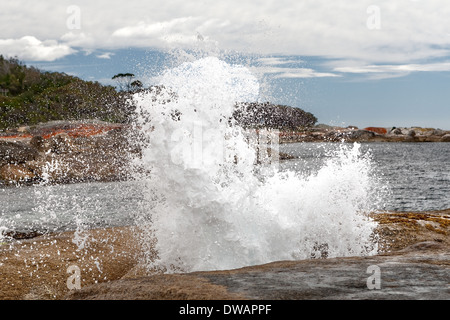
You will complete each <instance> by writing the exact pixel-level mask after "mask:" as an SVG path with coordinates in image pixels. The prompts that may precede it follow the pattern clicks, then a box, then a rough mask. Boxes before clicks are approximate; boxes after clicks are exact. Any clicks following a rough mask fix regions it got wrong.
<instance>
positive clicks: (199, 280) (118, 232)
mask: <svg viewBox="0 0 450 320" xmlns="http://www.w3.org/2000/svg"><path fill="white" fill-rule="evenodd" d="M374 219H375V220H377V221H378V222H379V227H378V234H379V237H380V244H382V245H381V248H380V252H379V254H377V255H374V256H367V257H337V258H327V259H308V260H300V261H276V262H272V263H268V264H264V265H257V266H248V267H244V268H240V269H235V270H222V271H210V272H192V273H179V274H160V273H153V274H149V273H148V272H146V271H145V269H144V268H142V266H141V264H140V262H139V261H140V259H139V257H140V254H141V251H140V246H139V243H138V241H137V237H138V235H139V229H138V228H136V227H120V228H109V229H98V230H86V231H84V232H82V233H81V234H80V233H78V234H77V233H76V232H65V233H59V234H49V235H40V236H39V235H37V236H36V237H34V238H28V237H24V238H23V240H11V241H6V240H5V241H4V242H3V243H2V245H0V271H1V275H2V276H1V277H0V286H1V288H2V290H1V291H0V299H77V300H78V299H79V300H81V299H94V300H102V299H109V300H111V299H117V300H139V299H146V300H147V299H148V300H150V299H155V300H170V299H176V300H183V299H186V300H198V299H211V300H228V299H234V300H235V299H250V300H261V299H263V300H264V299H270V300H276V299H280V300H307V299H314V300H319V299H333V300H334V299H338V300H339V299H342V300H350V299H371V300H376V299H383V300H384V299H411V300H419V299H439V300H448V299H450V291H449V287H448V284H449V283H450V250H449V248H450V239H449V238H450V237H449V236H448V232H449V222H450V210H443V211H436V212H391V213H382V214H376V216H374ZM80 239H81V240H83V239H85V240H86V241H85V242H84V245H83V246H79V244H80V242H79V241H80ZM74 265H75V266H78V267H79V270H80V277H81V283H80V288H79V289H73V288H69V287H68V281H69V280H70V276H71V273H68V271H67V270H68V268H69V267H70V266H74ZM376 270H379V273H378V275H377V274H376V273H375V271H376ZM377 277H378V278H377ZM377 284H379V285H380V286H379V288H377V287H376V286H375V285H377ZM371 288H373V289H371Z"/></svg>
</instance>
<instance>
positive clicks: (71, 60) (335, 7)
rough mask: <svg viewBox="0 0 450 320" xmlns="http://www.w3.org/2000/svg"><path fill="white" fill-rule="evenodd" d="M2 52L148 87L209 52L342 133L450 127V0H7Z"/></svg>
mask: <svg viewBox="0 0 450 320" xmlns="http://www.w3.org/2000/svg"><path fill="white" fill-rule="evenodd" d="M0 8H1V10H0V30H1V31H0V54H2V55H3V56H6V57H17V58H19V59H20V60H22V61H24V62H25V63H26V64H27V65H33V66H36V67H38V68H40V69H42V70H48V71H59V72H65V73H68V74H71V75H74V76H78V77H80V78H82V79H85V80H92V81H99V82H101V83H104V84H112V85H114V82H113V81H112V79H111V78H112V76H113V75H115V74H117V73H125V72H131V73H134V74H135V75H136V78H138V79H139V80H141V81H142V82H143V83H144V84H145V85H151V84H154V83H152V79H154V77H155V76H157V75H158V73H160V72H161V71H163V70H165V69H166V68H170V67H174V66H176V65H177V64H179V63H181V62H184V61H189V60H192V59H197V58H199V57H202V56H206V55H213V56H218V57H219V58H221V59H223V60H225V61H227V62H229V63H233V64H234V63H236V64H243V65H245V66H247V67H248V68H249V69H250V71H251V72H252V73H254V74H255V76H257V77H258V79H259V80H260V84H261V98H260V99H261V100H264V101H270V102H273V103H278V104H285V105H290V106H294V107H299V108H302V109H304V110H306V111H309V112H311V113H313V114H314V115H315V116H316V117H317V118H318V120H319V123H324V124H329V125H337V126H349V125H353V126H358V127H361V128H363V127H367V126H380V127H393V126H396V127H412V126H420V127H433V128H441V129H446V130H450V19H449V18H448V17H450V2H449V1H448V0H384V1H382V0H359V1H354V0H334V1H329V0H328V1H325V0H295V1H294V0H267V1H255V0H252V1H247V0H227V1H218V0H214V1H209V0H204V1H193V0H191V1H185V0H164V1H160V0H150V1H136V0H128V1H117V0H110V1H104V0H100V1H76V0H70V1H66V0H46V1H39V2H38V1H24V0H16V1H6V0H2V2H1V4H0Z"/></svg>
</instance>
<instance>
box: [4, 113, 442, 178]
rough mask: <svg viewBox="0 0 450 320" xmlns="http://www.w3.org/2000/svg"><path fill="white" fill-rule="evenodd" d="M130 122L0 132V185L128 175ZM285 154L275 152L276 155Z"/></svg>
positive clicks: (304, 137) (305, 135) (362, 136)
mask: <svg viewBox="0 0 450 320" xmlns="http://www.w3.org/2000/svg"><path fill="white" fill-rule="evenodd" d="M130 132H131V131H130V126H128V125H125V124H116V123H107V122H102V121H93V120H92V121H73V122H71V121H55V122H49V123H44V124H40V125H36V126H33V127H21V128H16V129H13V130H10V131H8V132H0V186H1V185H3V186H7V185H18V184H20V185H22V184H35V183H71V182H86V181H103V182H105V181H118V180H123V179H127V178H128V177H129V174H128V168H129V160H130V156H135V155H136V154H139V152H140V150H139V147H137V145H132V144H130V141H132V139H129V135H130ZM279 142H280V143H292V142H450V131H444V130H440V129H424V128H391V129H386V128H376V127H371V128H365V129H358V128H356V127H347V128H341V127H330V126H324V125H318V126H315V127H312V128H308V129H304V130H297V131H293V132H291V131H280V133H279ZM290 158H292V157H291V156H289V155H287V154H283V153H280V154H279V159H281V160H285V159H290Z"/></svg>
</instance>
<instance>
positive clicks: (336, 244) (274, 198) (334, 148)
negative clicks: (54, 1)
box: [0, 57, 450, 272]
mask: <svg viewBox="0 0 450 320" xmlns="http://www.w3.org/2000/svg"><path fill="white" fill-rule="evenodd" d="M159 80H160V81H161V82H160V83H164V84H165V88H163V90H162V91H161V92H160V93H159V94H158V95H157V96H155V95H154V92H152V91H149V92H145V93H139V94H136V95H135V96H134V97H133V99H132V103H133V104H134V105H135V106H136V114H135V120H134V124H135V129H136V130H139V131H140V133H141V136H142V137H143V139H142V145H141V147H142V150H143V152H142V157H140V158H136V159H135V161H134V163H133V166H135V167H136V168H145V170H136V174H135V177H134V178H135V179H134V180H133V181H126V182H111V183H85V184H71V185H57V186H50V185H41V186H32V187H20V188H5V189H0V203H1V207H0V231H2V230H3V232H4V231H7V230H38V231H45V230H48V231H62V230H76V231H77V233H78V234H81V233H82V232H83V231H84V230H87V229H90V228H97V227H105V226H117V225H138V226H139V227H140V228H141V229H142V230H143V232H142V233H141V238H140V239H139V241H140V242H141V244H142V250H143V255H142V256H143V258H142V259H143V261H142V262H143V263H144V264H145V265H146V266H147V267H148V268H149V269H152V270H154V269H160V270H163V271H165V272H177V271H197V270H217V269H231V268H238V267H242V266H248V265H255V264H261V263H267V262H270V261H276V260H287V259H305V258H324V257H336V256H355V255H371V254H374V253H376V252H377V242H376V239H374V237H373V231H374V229H375V228H376V223H375V222H374V221H372V220H371V219H370V218H369V217H368V215H367V214H368V213H370V212H374V211H383V210H414V211H416V210H437V209H445V208H448V207H449V200H448V199H447V198H448V197H447V198H446V197H445V196H446V195H448V191H449V183H448V182H449V173H448V172H449V169H450V168H449V162H448V158H449V157H448V156H449V152H450V149H449V146H450V144H438V143H436V144H336V143H329V144H313V143H309V144H286V145H280V146H279V149H280V151H283V152H286V153H290V154H292V155H294V156H296V157H297V159H295V160H287V161H280V162H278V161H272V163H267V164H261V165H256V166H255V160H256V154H257V152H256V151H257V150H259V149H260V148H261V146H262V145H261V144H258V141H260V140H252V139H251V137H250V138H249V136H248V134H247V132H246V131H245V130H243V129H242V128H240V127H239V126H237V125H235V124H234V123H233V122H232V121H231V122H230V121H229V119H230V118H231V115H232V112H233V110H234V103H235V101H243V102H244V101H255V100H256V99H257V98H258V94H259V83H258V80H257V78H255V77H254V76H253V75H252V74H251V72H250V71H249V70H248V69H247V68H245V67H244V66H242V65H230V64H227V63H225V62H224V61H221V60H220V59H218V58H215V57H207V58H203V59H198V60H194V61H189V62H185V63H183V64H181V65H180V66H178V67H176V68H174V69H169V70H167V71H165V72H164V73H162V74H161V76H160V78H159ZM174 93H176V94H174ZM80 245H83V246H84V245H88V244H87V243H85V242H82V241H81V242H80ZM155 251H156V252H157V256H156V258H155V257H154V255H153V252H155Z"/></svg>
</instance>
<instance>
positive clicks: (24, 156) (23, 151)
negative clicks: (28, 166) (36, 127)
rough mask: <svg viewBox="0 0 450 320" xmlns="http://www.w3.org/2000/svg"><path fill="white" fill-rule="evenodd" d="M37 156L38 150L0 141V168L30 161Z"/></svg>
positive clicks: (18, 143) (26, 145) (17, 143)
mask: <svg viewBox="0 0 450 320" xmlns="http://www.w3.org/2000/svg"><path fill="white" fill-rule="evenodd" d="M38 155H39V152H38V150H37V149H35V148H33V147H32V146H30V145H28V144H25V143H22V142H12V141H3V140H0V166H2V165H5V164H20V163H24V162H26V161H31V160H34V159H36V158H37V157H38Z"/></svg>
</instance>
